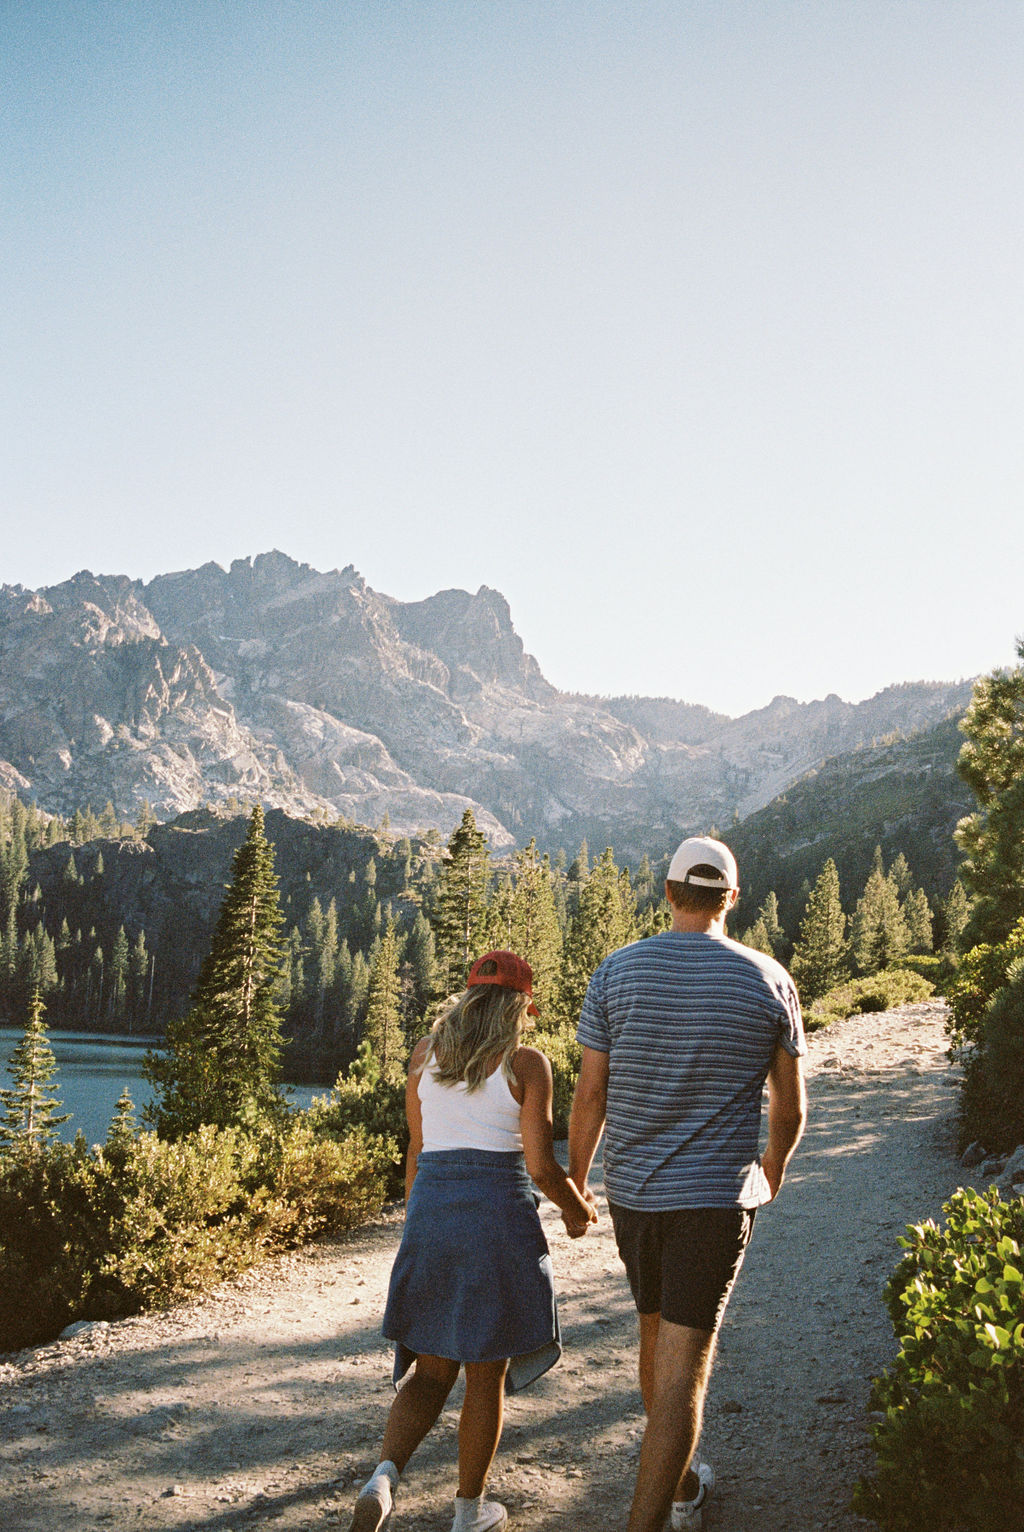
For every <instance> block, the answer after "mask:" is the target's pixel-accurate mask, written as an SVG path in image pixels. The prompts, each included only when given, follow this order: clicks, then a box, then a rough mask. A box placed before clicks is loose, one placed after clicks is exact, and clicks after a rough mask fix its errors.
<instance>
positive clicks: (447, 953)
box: [434, 809, 490, 994]
mask: <svg viewBox="0 0 1024 1532" xmlns="http://www.w3.org/2000/svg"><path fill="white" fill-rule="evenodd" d="M489 876H490V868H489V853H488V849H487V840H486V838H485V837H484V836H483V835H482V834H481V832H480V831H479V830H478V829H477V827H476V820H475V819H474V817H473V810H472V809H467V810H466V812H465V813H464V814H463V816H462V823H461V824H460V825H459V827H458V829H457V830H455V831H454V833H453V834H452V837H451V839H450V840H449V842H448V855H447V859H446V861H445V862H444V865H443V867H442V869H441V877H440V881H439V885H438V891H437V910H436V914H435V917H434V938H435V940H436V942H437V955H438V965H439V967H440V970H441V975H442V982H443V985H444V988H445V990H446V992H447V993H450V994H455V993H457V992H458V991H460V990H462V989H463V988H464V987H465V983H466V975H467V974H468V972H469V969H470V965H471V964H472V962H473V960H474V958H476V957H478V956H479V951H478V948H479V947H480V945H481V939H482V938H483V936H484V928H485V920H486V915H487V884H488V880H489Z"/></svg>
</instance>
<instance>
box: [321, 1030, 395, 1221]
mask: <svg viewBox="0 0 1024 1532" xmlns="http://www.w3.org/2000/svg"><path fill="white" fill-rule="evenodd" d="M307 1117H308V1120H309V1123H310V1125H311V1126H312V1127H313V1128H315V1129H316V1131H317V1132H319V1133H322V1134H327V1135H329V1136H330V1137H332V1138H335V1139H338V1140H341V1139H344V1138H345V1137H347V1136H348V1135H349V1134H350V1133H353V1132H360V1133H363V1134H365V1135H366V1142H367V1143H368V1144H376V1150H375V1151H374V1152H376V1153H379V1154H380V1155H381V1157H382V1158H383V1159H384V1160H385V1161H386V1164H387V1169H386V1172H385V1177H386V1181H387V1191H388V1195H389V1196H392V1197H397V1196H399V1195H400V1193H401V1191H402V1189H403V1187H404V1184H405V1153H406V1150H407V1149H408V1147H409V1125H408V1123H407V1122H406V1117H405V1081H404V1080H397V1079H391V1080H387V1079H382V1078H381V1075H380V1072H379V1070H378V1067H377V1062H376V1060H375V1059H374V1057H373V1053H372V1050H371V1049H370V1048H369V1046H368V1044H366V1043H363V1044H362V1046H361V1047H360V1049H359V1053H358V1055H357V1056H356V1058H355V1059H354V1060H353V1062H352V1064H351V1065H350V1066H349V1070H348V1073H347V1074H341V1075H339V1076H338V1079H337V1083H336V1084H335V1086H334V1089H333V1090H332V1091H331V1093H330V1095H329V1096H320V1097H318V1098H317V1099H316V1100H315V1101H314V1102H313V1105H312V1106H311V1107H310V1108H309V1111H308V1113H307Z"/></svg>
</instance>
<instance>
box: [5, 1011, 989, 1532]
mask: <svg viewBox="0 0 1024 1532" xmlns="http://www.w3.org/2000/svg"><path fill="white" fill-rule="evenodd" d="M944 1014H945V1012H944V1007H943V1005H942V1004H941V1003H937V1002H926V1003H923V1004H919V1005H910V1006H904V1007H901V1008H900V1009H899V1010H897V1011H892V1012H887V1013H884V1014H881V1015H874V1016H860V1017H854V1018H851V1019H850V1020H848V1021H845V1022H840V1023H838V1024H836V1025H834V1026H833V1027H831V1028H829V1029H828V1030H827V1031H825V1032H819V1033H815V1034H813V1035H812V1037H811V1039H810V1061H809V1081H810V1103H811V1110H810V1123H809V1127H808V1131H807V1135H806V1137H805V1139H804V1143H803V1145H802V1146H801V1148H800V1150H799V1151H798V1155H797V1158H796V1159H795V1160H794V1162H793V1165H792V1167H791V1171H790V1174H789V1176H788V1177H787V1181H786V1185H785V1187H784V1189H783V1192H782V1195H781V1196H780V1197H779V1200H778V1202H777V1203H775V1204H774V1205H772V1206H771V1207H768V1208H765V1209H763V1210H762V1211H761V1212H760V1213H759V1215H758V1220H757V1227H756V1230H755V1234H754V1240H753V1243H752V1245H751V1248H750V1252H749V1255H748V1257H747V1262H746V1266H745V1269H744V1271H743V1273H742V1275H741V1277H740V1280H739V1283H738V1284H737V1288H736V1291H735V1294H734V1297H733V1300H732V1303H731V1305H730V1308H729V1311H728V1313H727V1315H726V1319H725V1323H724V1326H723V1332H722V1337H721V1343H720V1347H719V1356H718V1361H717V1365H716V1368H715V1374H714V1378H713V1380H712V1386H711V1393H710V1398H709V1403H708V1411H707V1418H706V1421H705V1433H704V1449H703V1450H704V1453H705V1455H706V1456H707V1457H708V1459H709V1460H710V1461H711V1462H712V1463H713V1464H714V1466H715V1468H716V1471H717V1474H718V1487H717V1489H716V1492H715V1495H714V1498H713V1500H712V1501H711V1503H710V1505H709V1509H708V1513H707V1516H706V1520H705V1526H706V1528H707V1529H708V1532H753V1529H755V1528H757V1529H758V1532H826V1529H834V1532H855V1529H858V1528H866V1527H867V1526H868V1523H866V1522H864V1521H863V1520H862V1519H860V1518H859V1517H856V1516H854V1515H853V1514H852V1512H850V1511H849V1509H848V1504H849V1497H850V1492H851V1489H852V1486H853V1484H854V1482H855V1480H856V1479H857V1477H858V1475H859V1474H861V1473H863V1472H864V1471H866V1470H868V1469H870V1466H871V1453H870V1449H869V1447H868V1443H867V1436H866V1429H865V1422H866V1409H867V1400H868V1392H869V1388H870V1380H871V1377H872V1375H873V1374H875V1373H877V1372H878V1371H879V1370H880V1369H881V1368H882V1367H884V1366H885V1365H886V1363H887V1362H888V1361H889V1360H890V1358H891V1357H892V1355H893V1354H894V1350H895V1344H894V1341H893V1337H892V1332H891V1329H890V1326H889V1323H888V1319H887V1316H886V1314H885V1311H884V1309H883V1307H882V1304H881V1297H880V1295H881V1289H882V1287H883V1285H884V1283H885V1281H886V1278H887V1277H888V1275H889V1273H890V1272H891V1270H892V1268H893V1266H894V1265H895V1264H896V1261H897V1260H898V1258H899V1249H898V1247H897V1245H896V1239H897V1237H898V1235H899V1234H900V1233H901V1232H902V1230H903V1227H904V1225H905V1224H907V1223H909V1222H917V1221H919V1220H920V1219H922V1218H926V1217H930V1216H936V1215H938V1213H939V1210H940V1207H941V1204H942V1202H943V1201H944V1200H945V1198H946V1197H947V1196H948V1195H949V1193H950V1192H951V1191H952V1190H953V1189H954V1188H955V1186H956V1185H957V1184H958V1181H959V1180H961V1179H963V1177H964V1176H965V1175H969V1174H970V1172H965V1171H963V1170H962V1169H961V1168H960V1167H959V1166H958V1165H957V1163H956V1160H955V1158H954V1153H953V1121H954V1114H955V1107H956V1090H955V1085H956V1076H955V1075H954V1074H953V1072H952V1071H951V1069H950V1066H949V1063H948V1060H947V1058H946V1052H945V1048H946V1041H945V1036H944V1033H943V1020H944ZM598 1189H599V1188H598ZM599 1190H600V1189H599ZM602 1214H603V1216H602V1221H601V1223H600V1225H599V1226H598V1229H597V1231H596V1232H595V1233H594V1234H593V1235H588V1236H587V1238H586V1239H583V1240H579V1241H576V1242H570V1241H569V1240H568V1239H567V1238H566V1237H565V1235H564V1233H563V1232H562V1228H561V1223H560V1222H559V1220H558V1217H557V1214H556V1212H555V1210H554V1209H553V1208H552V1207H551V1206H550V1204H547V1205H545V1209H544V1211H543V1218H544V1223H545V1227H546V1229H547V1233H548V1238H549V1240H550V1243H551V1248H552V1254H553V1257H554V1262H555V1269H556V1273H557V1279H558V1286H559V1291H560V1295H561V1316H562V1324H563V1331H564V1340H565V1354H564V1356H563V1359H562V1362H561V1364H560V1365H559V1366H558V1367H557V1368H555V1369H554V1370H553V1371H552V1372H551V1373H549V1374H548V1375H547V1377H545V1378H544V1379H542V1380H541V1382H540V1383H539V1384H537V1385H536V1386H535V1387H534V1388H533V1389H532V1390H530V1391H529V1392H528V1393H526V1394H524V1395H522V1396H520V1397H518V1398H514V1399H512V1400H511V1401H509V1405H508V1411H507V1417H506V1428H505V1435H504V1438H503V1441H502V1444H501V1447H500V1449H499V1453H498V1458H497V1460H496V1463H495V1470H494V1474H493V1476H492V1480H491V1492H492V1493H493V1494H494V1495H495V1496H496V1498H498V1499H501V1500H503V1501H504V1502H505V1503H506V1505H507V1506H508V1508H509V1512H510V1521H511V1526H512V1528H513V1529H515V1532H548V1529H556V1528H577V1527H586V1529H587V1532H613V1529H620V1528H622V1527H624V1526H625V1521H626V1515H627V1511H628V1505H629V1499H630V1493H631V1487H632V1479H633V1473H634V1470H635V1465H636V1457H637V1452H638V1445H639V1440H640V1436H641V1433H642V1430H643V1413H642V1409H641V1405H640V1397H639V1392H638V1389H637V1384H636V1374H635V1335H636V1322H635V1317H634V1314H633V1311H632V1305H631V1302H630V1298H629V1292H628V1289H627V1287H626V1283H625V1280H624V1278H623V1276H622V1272H621V1268H620V1266H619V1262H618V1258H617V1256H616V1253H615V1248H614V1243H613V1240H612V1236H611V1230H610V1225H609V1223H608V1219H607V1216H606V1214H604V1209H603V1202H602ZM400 1227H401V1213H400V1210H399V1209H392V1210H390V1211H389V1212H388V1213H387V1214H386V1216H385V1217H383V1218H382V1219H381V1220H380V1221H379V1222H377V1223H375V1224H373V1225H372V1226H370V1227H367V1228H364V1229H361V1230H359V1231H357V1232H356V1233H354V1234H352V1235H350V1236H348V1237H347V1238H345V1239H342V1240H338V1241H332V1242H330V1243H323V1244H319V1245H316V1246H313V1247H311V1248H309V1249H307V1250H304V1251H301V1252H298V1253H295V1254H292V1255H288V1256H285V1257H283V1258H280V1259H278V1260H275V1261H271V1262H268V1263H267V1264H266V1265H264V1266H262V1267H260V1268H259V1269H258V1270H256V1271H253V1272H250V1273H248V1274H246V1275H245V1276H244V1277H242V1278H240V1279H239V1280H236V1281H233V1282H230V1283H226V1284H224V1285H223V1286H221V1287H220V1288H218V1289H217V1290H215V1291H214V1292H213V1293H211V1294H209V1295H208V1296H206V1297H204V1298H203V1299H201V1300H200V1301H198V1302H194V1303H191V1304H188V1305H184V1306H182V1307H180V1308H176V1309H174V1310H172V1311H169V1312H167V1313H164V1314H156V1315H146V1316H142V1317H139V1318H135V1319H129V1320H125V1321H123V1322H121V1323H119V1324H112V1325H109V1326H91V1327H88V1328H86V1329H84V1330H80V1331H79V1332H78V1333H76V1334H75V1335H74V1336H72V1337H70V1338H68V1339H65V1340H61V1341H58V1342H56V1343H54V1344H53V1345H49V1346H44V1347H41V1348H38V1349H36V1350H32V1351H26V1352H21V1353H18V1354H17V1355H13V1356H8V1357H6V1358H2V1359H0V1419H2V1431H0V1474H2V1477H0V1529H3V1532H52V1529H53V1528H54V1527H58V1526H59V1527H61V1528H63V1529H67V1532H94V1529H101V1528H116V1529H118V1532H122V1529H123V1532H132V1529H142V1532H186V1529H189V1532H228V1529H232V1532H244V1529H254V1532H255V1529H261V1528H264V1527H274V1528H280V1529H281V1532H293V1529H295V1532H297V1529H299V1528H304V1529H310V1528H312V1529H315V1528H330V1527H336V1526H339V1525H340V1526H342V1527H345V1528H347V1526H348V1519H349V1517H350V1515H351V1505H352V1500H353V1498H354V1492H355V1487H356V1486H358V1484H359V1483H361V1482H362V1479H363V1478H364V1477H365V1476H366V1474H367V1473H368V1472H369V1471H370V1469H371V1468H372V1467H373V1465H374V1463H375V1462H376V1449H377V1445H378V1442H379V1439H380V1433H381V1430H382V1427H383V1423H384V1417H385V1414H386V1411H387V1407H388V1403H389V1401H390V1398H391V1387H390V1357H389V1354H388V1351H387V1348H386V1347H385V1346H384V1344H383V1343H382V1341H381V1338H380V1335H379V1324H380V1316H381V1312H382V1309H383V1299H384V1292H385V1288H386V1284H387V1276H388V1271H389V1268H390V1263H391V1259H392V1257H393V1254H394V1251H395V1248H396V1246H397V1242H398V1238H399V1233H400ZM458 1407H459V1397H458V1394H457V1393H456V1394H454V1395H453V1397H452V1399H451V1401H450V1407H449V1408H448V1409H447V1410H446V1411H445V1413H444V1415H443V1416H442V1419H441V1421H440V1423H439V1426H438V1428H437V1430H436V1431H435V1432H434V1433H433V1435H432V1436H431V1437H430V1438H428V1440H427V1442H426V1443H425V1444H424V1446H423V1447H422V1448H421V1450H420V1453H419V1454H418V1456H417V1458H416V1459H414V1460H413V1463H412V1464H411V1465H410V1469H409V1471H408V1474H407V1478H406V1481H405V1483H404V1484H403V1487H402V1492H401V1496H400V1499H399V1501H398V1506H397V1509H396V1513H395V1516H394V1519H393V1522H392V1532H413V1529H416V1532H447V1529H448V1527H449V1526H450V1524H451V1496H452V1495H453V1493H454V1487H455V1485H454V1464H455V1457H456V1429H457V1421H458Z"/></svg>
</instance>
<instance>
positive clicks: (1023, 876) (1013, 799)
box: [955, 638, 1024, 950]
mask: <svg viewBox="0 0 1024 1532" xmlns="http://www.w3.org/2000/svg"><path fill="white" fill-rule="evenodd" d="M1017 655H1018V657H1019V659H1020V661H1021V663H1020V664H1018V665H1016V666H1015V667H1014V668H1013V669H1012V670H996V671H993V673H992V674H991V675H989V676H984V677H983V678H982V679H981V680H980V681H979V682H978V684H977V685H976V686H975V688H974V695H973V697H972V698H971V703H970V706H969V707H968V709H967V713H966V715H965V716H964V719H963V721H962V723H961V724H960V728H961V729H962V730H963V733H964V734H965V736H966V743H965V744H964V746H963V748H962V749H961V751H960V757H959V760H958V761H957V770H958V771H959V773H960V775H961V777H962V778H963V779H964V781H965V782H966V783H967V785H968V787H970V788H971V790H972V792H973V793H974V795H975V797H976V798H977V800H978V808H977V810H976V812H975V813H973V814H970V815H968V816H967V818H965V819H962V820H961V821H960V823H959V824H958V825H957V828H956V836H955V838H956V843H957V845H958V846H959V847H960V850H961V851H962V852H963V854H964V862H963V865H962V866H961V869H960V881H961V882H962V883H963V885H964V888H965V889H966V891H967V895H968V897H969V899H970V900H971V911H970V918H969V920H968V923H967V926H966V928H965V930H964V932H963V939H962V944H963V947H964V950H967V949H968V948H970V947H973V946H975V945H976V944H977V943H979V942H1002V941H1005V939H1006V937H1007V935H1008V934H1009V932H1010V930H1011V929H1012V928H1013V926H1014V925H1016V923H1017V921H1018V920H1020V918H1021V917H1022V916H1024V638H1019V639H1018V640H1017Z"/></svg>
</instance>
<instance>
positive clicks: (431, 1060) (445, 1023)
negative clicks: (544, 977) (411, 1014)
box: [421, 984, 530, 1091]
mask: <svg viewBox="0 0 1024 1532" xmlns="http://www.w3.org/2000/svg"><path fill="white" fill-rule="evenodd" d="M529 1004H530V998H529V996H528V995H522V994H520V993H519V991H518V990H517V989H506V987H505V986H504V985H503V984H475V985H473V986H472V987H471V988H470V989H467V990H464V991H463V993H462V994H461V995H458V996H456V998H455V1000H454V1001H453V1002H452V1004H451V1005H449V1006H448V1008H447V1009H446V1010H444V1011H442V1012H441V1015H440V1016H439V1017H438V1018H437V1020H436V1021H435V1022H434V1025H433V1028H432V1030H431V1033H430V1045H429V1047H428V1048H427V1051H426V1053H425V1055H424V1058H423V1063H422V1065H421V1070H423V1069H426V1068H427V1066H428V1065H430V1067H431V1068H432V1069H433V1071H434V1078H435V1079H436V1080H437V1082H438V1084H439V1085H457V1084H458V1082H459V1081H460V1080H464V1081H465V1082H466V1089H467V1091H475V1090H479V1089H480V1087H481V1085H483V1083H484V1081H485V1080H486V1079H487V1076H488V1075H489V1074H490V1073H491V1070H492V1069H493V1067H494V1057H495V1054H499V1055H500V1064H499V1067H500V1068H501V1069H502V1071H503V1072H504V1074H505V1076H506V1078H507V1079H509V1080H511V1079H512V1055H513V1054H514V1053H515V1051H516V1049H517V1048H518V1047H519V1038H520V1034H521V1032H522V1029H523V1017H524V1016H525V1015H526V1008H527V1006H528V1005H529Z"/></svg>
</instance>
